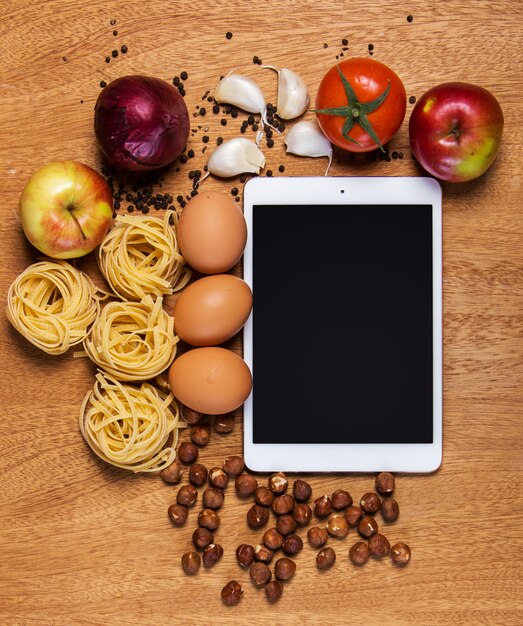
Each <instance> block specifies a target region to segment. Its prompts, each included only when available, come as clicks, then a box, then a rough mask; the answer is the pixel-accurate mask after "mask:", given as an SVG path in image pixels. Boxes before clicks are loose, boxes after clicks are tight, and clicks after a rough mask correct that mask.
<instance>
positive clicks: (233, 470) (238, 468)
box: [223, 454, 245, 476]
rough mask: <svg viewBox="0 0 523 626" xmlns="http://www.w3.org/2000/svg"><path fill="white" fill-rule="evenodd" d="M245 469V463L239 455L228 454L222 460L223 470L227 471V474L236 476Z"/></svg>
mask: <svg viewBox="0 0 523 626" xmlns="http://www.w3.org/2000/svg"><path fill="white" fill-rule="evenodd" d="M244 469H245V463H244V461H243V459H242V457H241V456H237V455H234V454H233V455H232V456H228V457H227V458H226V459H225V461H224V462H223V470H224V472H227V474H228V475H229V476H238V474H241V473H242V472H243V470H244Z"/></svg>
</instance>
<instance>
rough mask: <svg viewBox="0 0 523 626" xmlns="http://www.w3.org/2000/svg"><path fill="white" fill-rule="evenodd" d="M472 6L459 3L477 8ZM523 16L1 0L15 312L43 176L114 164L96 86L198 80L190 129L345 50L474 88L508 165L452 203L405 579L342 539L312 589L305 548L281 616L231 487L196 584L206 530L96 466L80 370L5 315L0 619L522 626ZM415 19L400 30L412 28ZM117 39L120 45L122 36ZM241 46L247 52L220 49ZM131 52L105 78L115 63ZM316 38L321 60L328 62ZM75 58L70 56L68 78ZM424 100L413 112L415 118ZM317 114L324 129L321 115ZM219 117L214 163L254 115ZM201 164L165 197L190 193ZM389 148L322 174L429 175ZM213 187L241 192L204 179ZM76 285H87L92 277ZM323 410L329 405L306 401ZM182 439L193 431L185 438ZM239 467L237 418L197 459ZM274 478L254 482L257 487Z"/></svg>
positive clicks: (406, 496)
mask: <svg viewBox="0 0 523 626" xmlns="http://www.w3.org/2000/svg"><path fill="white" fill-rule="evenodd" d="M463 5H464V6H463ZM522 7H523V5H522V4H521V3H520V2H516V1H515V0H512V1H510V0H504V1H502V0H498V1H494V2H486V1H485V2H483V1H478V2H473V3H459V2H457V1H454V0H452V1H449V2H435V1H433V0H431V1H428V2H423V3H410V2H405V1H404V0H399V1H397V2H392V1H390V0H386V1H381V2H377V3H374V4H372V3H368V2H362V1H361V0H354V2H351V3H348V2H331V1H324V2H321V3H318V2H312V1H311V0H304V1H298V0H290V1H289V2H285V3H275V2H266V3H257V4H255V3H252V2H247V1H245V0H238V1H236V2H224V1H223V0H216V1H215V2H212V3H203V4H198V5H196V4H191V3H186V2H162V1H161V0H150V1H149V2H147V3H143V2H135V1H129V2H126V3H117V2H115V1H107V2H101V1H100V0H91V1H90V2H80V1H79V0H62V1H60V0H48V1H46V2H34V1H32V0H3V1H2V3H1V11H0V100H1V106H0V143H1V145H2V152H1V156H0V174H1V177H2V202H1V206H0V210H1V212H2V219H1V220H0V240H1V241H2V247H1V257H2V263H1V276H0V288H1V293H3V294H4V304H5V294H6V292H7V289H8V286H9V285H10V283H11V282H12V281H13V280H14V278H15V277H16V275H17V274H18V273H19V272H21V271H22V270H23V269H24V268H25V267H26V266H27V265H28V264H30V263H31V262H33V260H34V258H35V255H34V251H33V250H32V249H30V247H29V246H28V245H27V244H26V242H25V240H24V236H23V234H22V232H21V229H20V228H19V225H18V221H17V217H16V209H17V202H18V198H19V195H20V192H21V189H22V187H23V185H24V184H25V181H26V180H27V178H28V177H29V175H30V174H31V173H32V171H34V170H35V169H36V168H37V167H39V166H40V165H42V164H44V163H45V162H47V161H49V160H53V159H64V158H74V159H78V160H81V161H84V162H86V163H88V164H90V165H92V166H94V167H96V168H99V167H100V155H99V153H98V151H97V148H96V144H95V139H94V135H93V132H92V124H93V117H92V116H93V107H94V103H95V100H96V97H97V95H98V93H99V82H100V80H102V79H103V80H106V81H109V80H111V79H113V78H116V77H117V76H120V75H123V74H130V73H147V74H150V75H155V76H159V77H162V78H165V79H167V80H171V79H172V77H173V76H174V75H176V74H179V72H180V71H181V70H186V71H187V72H188V73H189V79H188V81H187V83H186V86H187V97H186V100H187V104H188V107H189V110H190V112H191V113H192V112H194V111H196V107H197V106H198V105H200V104H201V102H202V101H201V96H202V94H203V93H204V92H205V91H206V90H208V89H212V87H213V86H214V84H215V82H216V80H217V78H218V77H219V76H220V74H223V73H225V72H226V71H228V70H229V69H231V68H232V67H236V68H238V69H239V70H241V71H243V72H245V73H248V74H249V75H250V76H252V77H255V78H256V79H257V80H258V81H259V82H260V84H261V86H262V88H263V89H264V91H265V93H266V96H267V98H268V99H269V100H272V101H273V102H274V101H275V99H276V81H275V77H274V74H273V73H271V72H268V71H264V70H262V69H261V68H259V67H257V66H255V65H253V64H252V57H253V55H255V54H256V55H258V56H259V57H261V58H262V59H263V61H264V62H266V63H271V64H274V65H276V66H284V67H285V66H286V67H291V68H293V69H295V70H296V71H298V72H300V73H301V74H302V75H303V76H304V78H305V80H306V81H307V83H308V85H309V86H310V89H311V95H312V97H314V95H315V91H316V87H317V85H318V83H319V81H320V79H321V77H322V76H323V74H324V72H325V71H326V70H327V68H328V67H330V66H331V65H332V64H333V63H334V62H335V60H336V55H338V54H339V53H340V52H341V39H342V38H344V37H347V38H348V39H349V47H350V50H349V51H348V52H346V53H345V54H349V55H352V56H366V55H367V54H368V51H367V46H368V44H369V43H373V45H374V58H376V59H378V60H380V61H383V62H385V63H387V64H389V65H390V66H391V67H393V68H394V70H395V71H396V72H397V73H398V74H399V76H401V78H402V80H403V81H404V83H405V86H406V89H407V93H408V95H415V96H418V97H419V96H420V95H421V94H422V93H423V92H424V91H425V90H426V89H427V88H429V87H430V86H432V85H434V84H437V83H438V82H442V81H446V80H451V79H455V80H464V81H470V82H476V83H479V84H481V85H483V86H485V87H487V88H488V89H490V90H491V91H493V93H494V94H495V95H496V96H497V97H498V99H499V101H500V103H501V106H502V108H503V110H504V113H505V121H506V129H505V135H504V142H503V146H502V150H501V152H500V154H499V156H498V158H497V160H496V162H495V163H494V165H493V166H492V168H491V170H490V171H489V172H488V173H487V174H486V175H485V176H483V177H482V178H481V179H479V180H477V181H475V182H471V183H467V184H464V185H459V186H452V185H444V231H443V233H444V234H443V236H444V416H445V417H444V460H443V465H442V467H441V469H440V470H439V471H438V472H436V473H435V474H433V475H429V476H400V477H399V479H398V481H397V484H398V487H397V498H398V500H399V502H400V506H401V507H402V509H401V517H400V519H399V520H398V522H397V523H396V524H394V525H392V526H391V527H390V530H387V534H388V535H389V538H390V539H391V541H397V540H403V541H406V542H407V543H409V544H410V545H411V546H412V549H413V558H412V562H411V563H410V565H409V566H408V567H407V568H405V569H398V568H395V567H393V566H392V564H391V563H390V562H389V561H388V560H387V561H385V562H370V563H368V564H367V565H366V566H365V567H363V568H361V569H357V568H355V567H353V566H351V564H350V563H349V561H348V559H347V553H348V548H349V546H350V545H351V544H352V541H351V540H353V539H354V536H355V535H354V533H352V534H351V535H350V536H349V538H348V539H346V540H344V541H341V542H335V543H336V549H337V553H338V561H337V563H336V566H335V567H334V568H333V570H331V571H328V572H322V573H318V572H317V571H316V568H315V563H314V552H313V551H312V550H311V549H310V548H309V547H308V546H306V548H305V549H304V550H303V552H302V553H301V554H300V555H299V556H298V557H297V564H298V570H297V574H296V576H295V578H294V580H293V581H292V582H291V583H290V584H289V585H287V587H286V589H285V594H284V597H283V598H282V600H281V601H280V602H279V604H277V605H275V606H269V605H268V604H267V602H266V600H265V597H264V594H263V592H258V591H256V590H255V589H254V588H253V587H252V586H251V584H250V583H249V581H248V576H247V574H246V572H243V571H240V570H239V568H238V566H237V565H236V563H235V558H234V548H235V547H236V545H237V544H238V543H240V542H241V541H253V542H254V541H256V537H257V536H260V534H259V533H258V535H256V534H255V533H254V532H252V531H249V530H247V528H246V525H245V514H246V511H247V508H248V506H249V504H248V503H247V502H242V501H240V500H238V498H237V497H236V495H235V494H234V492H233V487H232V486H229V487H228V488H227V491H226V506H225V507H224V508H223V512H222V513H221V515H222V526H221V528H220V530H219V532H218V533H217V538H219V540H220V542H221V543H222V544H223V546H224V548H225V555H224V557H223V559H222V561H221V562H220V563H219V564H218V565H217V566H216V567H215V568H214V570H212V571H201V572H200V573H199V575H198V576H197V577H195V578H188V577H186V576H184V575H183V574H182V572H181V569H180V557H181V554H182V553H183V552H185V551H186V550H187V549H188V546H189V543H190V535H191V533H192V529H193V528H194V525H195V520H196V515H197V511H196V510H193V511H191V514H190V520H189V523H188V524H187V525H186V527H184V528H182V529H173V528H172V527H171V526H170V523H169V521H168V519H167V516H166V510H167V507H168V505H169V504H170V503H171V502H173V500H174V497H175V492H176V488H173V487H170V486H167V485H164V484H163V483H162V481H161V480H159V479H158V478H155V477H144V476H129V475H127V474H126V473H125V472H124V471H118V470H115V469H112V468H109V467H106V466H105V465H103V464H102V463H101V462H100V461H98V460H97V459H95V458H94V457H93V455H91V454H90V453H89V452H88V450H87V448H86V446H85V444H84V443H83V441H82V440H81V437H80V435H79V432H78V428H77V414H78V407H79V405H80V402H81V400H82V398H83V395H84V393H85V392H86V391H87V390H88V389H89V388H90V386H91V385H92V383H93V374H94V368H93V367H92V365H91V364H90V363H89V362H87V360H85V359H73V357H72V355H70V354H69V355H65V356H63V357H54V358H53V357H48V356H46V355H45V354H43V353H40V352H39V351H38V350H37V349H36V348H33V347H32V346H31V345H29V344H28V343H27V342H26V341H24V340H23V339H22V338H21V337H20V336H19V335H18V334H17V333H16V332H15V331H14V330H13V329H12V328H11V327H10V325H9V324H8V322H7V320H6V318H5V315H3V314H2V315H1V316H0V346H1V349H2V355H3V362H4V378H3V381H2V385H1V391H0V394H1V396H0V397H1V401H2V410H3V419H2V420H1V422H0V554H1V558H0V579H1V584H0V623H2V624H6V625H10V626H11V625H32V624H39V625H45V626H55V625H56V626H58V625H60V626H62V625H63V624H71V625H72V624H74V625H79V626H80V625H94V624H96V625H110V626H120V625H121V626H124V625H125V626H134V625H138V624H140V625H144V624H155V625H157V626H159V625H164V624H165V625H167V624H169V625H170V624H173V623H178V624H183V625H184V626H194V625H197V624H198V625H200V624H223V625H227V626H233V625H241V626H244V625H245V624H251V623H254V622H255V621H260V620H264V621H267V622H270V623H271V624H275V625H279V624H285V626H289V625H294V624H296V625H298V624H300V625H309V624H311V625H312V624H315V625H316V624H327V623H328V624H336V625H340V626H341V625H344V626H345V625H347V624H356V623H361V622H362V621H364V622H365V623H367V624H387V625H389V626H396V625H404V624H431V625H438V626H440V625H441V626H443V625H447V624H448V625H452V626H454V625H455V624H471V625H480V624H489V625H492V624H503V625H509V624H514V625H516V624H521V623H523V610H522V593H521V584H520V580H521V575H522V568H521V562H522V557H523V555H522V539H523V524H522V516H521V507H522V504H523V503H522V498H521V488H520V486H521V481H522V469H523V458H522V450H521V440H522V435H523V432H522V426H521V424H522V421H521V416H522V410H523V402H522V400H523V385H522V383H523V380H522V378H523V377H522V365H521V362H522V347H523V342H522V339H523V248H522V243H523V221H522V218H521V215H522V212H521V211H522V200H521V197H522V175H521V163H522V157H523V151H522V145H523V131H522V126H521V119H522V116H523V106H522V105H523V88H522V81H521V76H522V75H523V64H522V57H521V49H522V48H523V36H522V30H521V23H522V20H523V8H522ZM409 13H410V14H412V15H413V16H414V20H413V22H412V23H410V24H409V23H408V22H407V20H406V16H407V15H408V14H409ZM112 18H114V19H116V20H117V25H116V26H115V27H114V28H116V29H117V30H118V36H117V37H114V36H113V35H112V30H113V26H111V25H110V20H111V19H112ZM228 30H230V31H232V32H233V34H234V35H233V38H232V39H231V40H227V39H226V38H225V33H226V32H227V31H228ZM124 43H125V44H126V45H127V46H128V47H129V52H128V53H127V55H120V56H119V57H118V58H117V59H115V60H111V63H109V64H106V63H105V62H104V58H105V56H106V55H107V54H110V52H111V50H113V49H115V48H119V47H120V46H121V45H122V44H124ZM324 43H327V44H328V47H327V48H324V45H323V44H324ZM63 57H65V58H66V61H64V60H63ZM411 108H412V105H409V108H408V111H407V115H408V114H409V112H410V110H411ZM309 115H310V114H309ZM219 118H220V116H213V115H211V114H208V115H207V116H205V118H201V117H191V123H192V124H193V126H194V125H198V124H200V125H202V126H208V128H209V130H208V132H207V134H209V135H210V136H211V144H212V145H214V141H215V138H216V137H217V136H218V135H222V136H224V137H225V138H228V137H232V136H235V135H236V134H237V133H238V129H239V126H240V124H241V120H242V119H243V117H242V116H240V118H238V120H236V121H235V123H233V121H232V120H231V121H229V124H228V125H227V127H225V128H223V127H221V126H220V123H219ZM201 135H202V132H201V131H199V132H198V133H197V134H196V135H195V138H194V140H193V146H194V147H195V150H196V152H197V156H196V157H195V159H194V160H193V161H192V162H190V163H188V164H187V165H186V166H184V167H183V168H182V171H181V172H179V173H176V172H175V171H174V169H172V170H170V171H169V173H168V174H167V175H166V179H165V181H164V189H167V190H169V191H170V192H171V193H173V194H174V195H176V194H178V193H187V192H188V191H189V190H190V188H191V186H190V181H189V180H188V177H187V173H188V171H189V170H190V169H194V168H196V167H198V168H201V167H202V166H203V165H204V163H205V160H206V155H202V154H201V147H202V145H203V144H201ZM390 148H391V149H392V150H401V151H403V152H404V155H405V158H404V159H402V160H399V159H398V160H393V161H392V162H390V163H387V162H379V161H378V162H368V161H367V160H366V159H356V160H352V159H349V158H348V157H347V156H346V155H341V154H339V155H337V159H335V163H334V166H333V169H332V171H331V173H332V175H355V174H359V175H366V174H368V175H391V176H395V175H405V176H409V175H415V174H419V170H418V169H417V167H416V165H415V163H414V162H413V161H412V160H411V158H410V151H409V148H408V135H407V123H406V122H405V123H404V124H403V126H402V129H401V130H400V132H399V133H398V134H397V136H396V137H395V138H394V139H393V140H392V142H391V145H390ZM266 153H267V158H268V167H269V168H271V169H273V170H277V167H278V165H279V164H280V163H284V164H285V168H286V170H285V173H286V174H289V175H303V174H308V175H321V174H322V173H323V171H324V166H325V162H324V161H325V160H324V159H320V160H312V159H311V160H306V159H300V158H297V157H293V156H285V153H284V146H283V142H282V141H281V139H278V140H277V141H276V146H275V148H273V150H267V151H266ZM205 185H207V186H208V188H209V189H211V188H215V189H228V188H230V187H232V186H240V187H241V185H239V182H238V180H234V181H230V182H223V181H222V182H220V181H216V180H210V179H209V180H207V181H206V182H205ZM81 266H83V267H86V268H88V270H89V271H90V272H92V273H93V275H94V273H95V269H94V263H93V262H92V260H86V261H85V262H82V263H81ZM311 407H312V408H313V410H318V411H321V398H311ZM185 437H187V433H185V434H184V435H183V437H182V439H183V438H185ZM240 450H241V420H238V422H237V426H236V429H235V431H234V432H233V433H232V434H231V435H228V436H222V437H219V436H217V435H215V436H213V439H212V441H211V443H210V444H209V446H208V447H207V448H205V449H204V450H203V452H202V454H201V458H202V461H203V462H205V463H206V464H207V465H208V466H211V465H216V464H221V462H222V460H223V458H224V456H226V455H227V454H231V453H238V452H239V451H240ZM263 478H264V477H262V479H263ZM309 478H310V480H311V482H312V484H313V487H314V492H315V494H317V495H320V494H322V493H324V492H325V493H330V492H332V491H333V490H334V489H336V488H340V487H346V488H348V489H349V490H350V491H351V493H353V495H354V496H356V497H359V496H360V495H361V494H362V493H363V492H364V491H366V490H368V489H370V488H371V487H372V484H373V478H372V477H371V476H368V475H348V476H341V475H316V476H312V477H309ZM231 578H237V579H238V580H240V582H241V583H242V584H243V585H244V587H245V590H246V591H245V597H244V599H243V600H242V602H241V604H240V605H239V606H238V607H235V608H232V609H227V608H226V607H224V606H223V605H222V603H221V601H220V589H221V588H222V586H223V585H224V584H225V582H226V581H227V580H229V579H231Z"/></svg>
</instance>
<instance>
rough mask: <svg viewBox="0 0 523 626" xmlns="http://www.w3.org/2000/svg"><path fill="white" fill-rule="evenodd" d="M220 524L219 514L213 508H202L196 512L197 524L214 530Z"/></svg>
mask: <svg viewBox="0 0 523 626" xmlns="http://www.w3.org/2000/svg"><path fill="white" fill-rule="evenodd" d="M219 525H220V516H219V515H218V513H216V511H213V509H202V510H201V511H200V512H199V513H198V526H201V527H202V528H207V529H209V530H216V529H217V528H218V526H219Z"/></svg>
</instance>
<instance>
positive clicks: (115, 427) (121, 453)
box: [79, 372, 184, 472]
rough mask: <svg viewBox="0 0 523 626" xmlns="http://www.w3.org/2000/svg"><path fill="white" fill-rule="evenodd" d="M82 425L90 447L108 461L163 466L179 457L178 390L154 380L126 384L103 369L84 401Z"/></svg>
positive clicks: (142, 468)
mask: <svg viewBox="0 0 523 626" xmlns="http://www.w3.org/2000/svg"><path fill="white" fill-rule="evenodd" d="M79 425H80V431H81V433H82V435H83V437H84V439H85V441H86V442H87V444H88V445H89V447H90V448H91V449H92V451H93V452H94V453H95V454H96V455H97V456H98V457H100V458H101V459H103V460H104V461H106V462H107V463H110V464H111V465H115V466H116V467H121V468H123V469H128V470H131V471H132V472H157V471H160V470H162V469H163V468H164V467H167V466H169V465H170V464H171V463H172V462H173V461H174V459H175V457H176V444H177V441H178V428H179V427H181V426H183V425H184V424H183V423H181V424H179V409H178V405H177V404H176V403H175V402H174V396H173V395H172V393H169V394H166V393H163V392H162V391H160V390H158V389H157V388H156V387H154V386H153V385H150V384H149V383H142V385H140V386H136V385H126V384H123V383H121V382H119V381H117V380H116V379H114V378H112V377H111V376H109V375H108V374H104V373H103V372H100V373H99V374H98V375H97V376H96V382H95V384H94V387H93V390H92V391H90V392H88V393H87V395H86V396H85V398H84V401H83V403H82V407H81V409H80V417H79ZM170 438H172V440H171V441H170V443H169V439H170Z"/></svg>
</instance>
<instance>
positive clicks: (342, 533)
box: [327, 515, 349, 537]
mask: <svg viewBox="0 0 523 626" xmlns="http://www.w3.org/2000/svg"><path fill="white" fill-rule="evenodd" d="M327 532H328V533H329V535H330V536H331V537H346V536H347V535H348V534H349V523H348V522H347V520H346V519H345V516H344V515H333V516H332V517H331V518H330V519H329V521H328V522H327Z"/></svg>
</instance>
